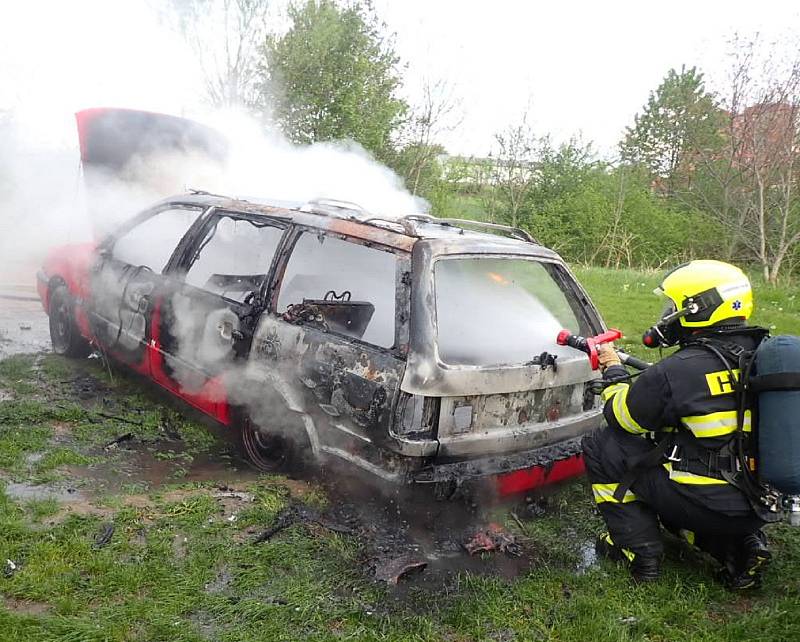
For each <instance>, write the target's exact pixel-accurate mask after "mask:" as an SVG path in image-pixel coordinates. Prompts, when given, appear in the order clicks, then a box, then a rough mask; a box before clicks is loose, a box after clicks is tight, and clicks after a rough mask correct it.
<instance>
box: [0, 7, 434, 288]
mask: <svg viewBox="0 0 800 642" xmlns="http://www.w3.org/2000/svg"><path fill="white" fill-rule="evenodd" d="M42 12H45V13H46V14H47V20H44V21H43V20H41V14H42ZM7 13H9V12H7ZM10 14H13V15H6V16H4V20H3V21H1V22H0V281H2V280H4V279H3V277H4V276H5V277H8V273H9V272H11V273H14V272H17V271H20V270H22V271H25V272H27V273H29V274H30V275H31V276H32V270H33V269H35V266H37V265H39V264H40V263H41V260H42V258H43V257H44V256H45V254H46V252H47V250H48V249H49V248H50V247H52V246H54V245H58V244H64V243H69V242H79V241H83V240H88V239H90V238H91V237H92V236H97V235H102V234H104V233H105V232H107V231H109V229H111V228H113V227H114V226H115V225H117V224H118V223H119V222H121V221H122V220H124V219H125V218H127V217H129V216H131V215H132V214H133V213H135V212H136V211H138V210H141V209H142V208H143V207H145V206H146V205H147V204H149V203H151V202H153V201H155V200H157V199H159V198H162V197H164V196H168V195H171V194H175V193H179V192H183V191H185V190H186V189H187V188H189V187H191V188H197V189H203V190H207V191H210V192H215V193H222V194H226V195H232V196H237V197H262V198H265V199H268V200H269V199H274V200H284V201H293V202H305V201H308V200H311V199H315V198H333V199H340V200H347V201H352V202H356V203H358V204H360V205H361V206H362V207H364V208H365V209H367V210H369V211H372V212H375V213H376V214H379V215H381V216H384V217H385V216H391V215H400V214H408V213H412V212H416V211H420V210H421V209H423V208H424V203H423V202H421V201H420V200H419V199H416V198H414V197H412V196H411V195H410V194H409V193H408V192H406V191H405V189H404V188H403V186H402V182H401V181H400V179H399V178H398V177H397V176H396V175H395V174H394V173H393V172H392V171H391V170H389V169H388V168H386V167H384V166H382V165H380V164H379V163H377V162H376V161H375V160H374V159H373V158H372V157H371V156H370V155H369V154H368V153H367V152H366V151H365V150H363V149H362V148H361V147H359V146H358V145H357V144H355V143H352V142H348V141H341V142H336V143H325V144H319V145H313V146H310V147H308V146H306V147H299V146H296V145H293V144H291V143H290V142H288V141H287V140H286V138H285V137H284V136H282V135H281V134H280V132H277V131H269V132H265V131H264V130H263V127H262V126H261V125H259V124H258V123H257V122H255V121H254V120H253V119H251V118H249V117H247V116H245V115H244V114H242V113H237V112H235V111H230V110H229V111H227V112H224V113H223V112H212V111H210V110H208V109H207V108H205V107H204V106H203V104H202V96H203V95H204V81H203V74H202V70H201V69H200V68H199V65H198V63H197V61H196V59H195V58H194V57H193V56H192V52H191V50H190V49H189V48H188V47H187V46H186V44H185V43H184V42H183V41H182V39H181V38H180V37H179V36H177V35H176V34H175V33H174V32H172V31H170V30H169V29H167V28H165V27H164V26H163V25H162V24H161V23H160V22H159V20H158V15H157V13H156V12H155V11H154V10H152V9H151V8H150V7H148V6H147V5H146V4H142V5H139V4H138V3H125V2H122V0H88V1H86V2H83V3H80V5H79V6H76V5H75V3H57V2H53V3H44V4H41V3H30V4H26V3H15V4H14V5H13V9H12V10H11V11H10ZM97 106H101V107H105V106H112V107H124V108H132V109H143V110H150V111H155V112H161V113H168V114H173V115H179V116H184V117H190V118H193V119H194V120H197V121H199V122H202V123H205V124H208V125H210V126H212V127H214V128H215V129H217V130H218V131H219V132H220V133H222V134H223V136H225V137H226V138H227V139H228V141H229V143H230V148H229V151H230V153H229V158H228V163H227V165H226V166H225V167H224V168H220V167H218V166H215V165H211V164H209V162H208V161H207V159H200V158H197V157H187V156H180V157H178V156H176V155H175V154H172V153H168V154H164V155H162V156H159V157H157V158H153V157H148V158H144V159H138V161H137V160H134V161H133V164H137V163H138V167H135V168H132V172H133V173H135V174H137V175H138V176H139V177H140V178H141V177H144V178H145V179H146V186H144V187H143V186H142V185H139V184H130V183H126V182H123V181H120V180H119V179H118V177H111V176H109V177H108V180H107V181H104V182H102V184H99V185H93V186H92V193H91V194H89V195H87V194H86V193H85V188H84V186H83V181H82V179H81V175H80V163H79V151H78V140H77V130H76V126H75V117H74V114H75V112H76V111H79V110H81V109H85V108H87V107H97ZM129 169H131V168H129ZM89 199H91V204H92V210H93V211H94V212H99V220H97V217H95V220H89V218H88V216H87V208H86V202H87V201H88V200H89ZM26 278H29V277H26Z"/></svg>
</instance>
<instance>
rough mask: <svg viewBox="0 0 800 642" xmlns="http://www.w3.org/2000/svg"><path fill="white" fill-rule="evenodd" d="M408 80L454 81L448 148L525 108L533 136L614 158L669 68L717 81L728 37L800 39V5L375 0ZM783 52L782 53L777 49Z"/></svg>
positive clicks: (719, 0)
mask: <svg viewBox="0 0 800 642" xmlns="http://www.w3.org/2000/svg"><path fill="white" fill-rule="evenodd" d="M376 8H377V10H378V12H379V14H380V16H381V17H382V18H383V19H384V20H385V21H386V22H387V24H388V26H389V28H390V29H391V30H393V31H394V32H396V34H397V41H396V43H397V49H398V52H399V53H400V55H401V57H402V58H403V59H404V60H406V61H408V63H409V78H408V83H409V85H410V87H411V88H414V87H415V86H416V85H417V84H418V83H419V81H420V79H421V78H422V77H425V76H429V77H432V78H434V79H437V78H444V79H447V80H448V81H449V82H451V83H452V84H453V85H454V87H455V90H456V93H457V95H458V96H459V97H460V98H461V100H462V107H463V113H464V121H463V123H462V126H461V127H460V128H459V130H458V132H457V133H455V134H453V135H451V136H449V139H448V140H447V141H446V142H447V146H448V149H449V150H451V151H453V152H458V153H478V154H481V153H485V151H486V150H487V149H488V148H489V147H490V146H491V143H492V134H493V133H494V132H496V131H498V130H499V129H502V128H503V126H505V125H506V124H508V123H510V122H513V121H515V120H518V119H519V117H520V114H521V113H522V112H523V111H524V109H525V106H526V105H527V104H529V103H530V105H531V111H530V113H531V116H532V120H533V122H534V124H535V125H536V127H537V129H540V130H541V131H542V132H552V133H553V134H554V135H555V136H556V137H558V138H562V139H563V138H568V137H569V136H571V135H572V134H576V133H582V135H583V137H584V138H585V139H587V140H592V141H595V142H596V144H597V146H598V147H599V148H600V149H601V150H606V151H612V150H613V148H614V147H615V145H616V143H617V141H618V140H619V138H620V136H621V135H622V132H623V131H624V127H625V126H626V125H628V124H630V123H631V122H632V121H633V116H634V114H635V113H636V112H637V111H638V110H639V109H640V108H641V106H642V105H643V104H644V103H645V102H646V100H647V96H648V93H649V92H650V91H651V90H652V89H654V88H655V87H657V86H658V84H659V82H660V81H661V79H662V78H663V76H664V75H665V73H666V72H667V71H668V70H669V69H670V68H671V67H678V68H680V66H681V65H682V64H686V65H687V66H691V65H695V64H696V65H698V66H699V67H700V68H702V69H703V70H704V71H706V75H707V76H708V77H711V79H712V82H713V80H718V81H719V82H724V78H725V75H726V73H727V69H728V65H727V62H726V60H725V56H726V51H727V49H728V47H727V42H728V40H729V39H730V37H731V36H732V35H733V34H734V33H736V32H739V33H741V34H743V35H751V34H755V33H756V32H761V33H762V34H763V37H764V38H765V40H767V41H770V40H775V39H781V40H783V41H786V40H792V41H793V42H794V43H797V40H796V38H797V34H798V33H800V2H798V0H760V1H758V2H754V1H752V0H669V1H668V2H658V3H656V2H652V1H649V2H648V1H647V0H606V1H605V2H601V1H597V0H572V1H569V0H561V1H560V2H559V1H549V0H545V1H542V0H528V1H524V0H517V1H514V0H491V1H490V2H486V1H483V0H482V1H480V2H479V1H477V0H376ZM778 54H779V52H778Z"/></svg>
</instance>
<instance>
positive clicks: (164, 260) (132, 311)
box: [89, 205, 202, 372]
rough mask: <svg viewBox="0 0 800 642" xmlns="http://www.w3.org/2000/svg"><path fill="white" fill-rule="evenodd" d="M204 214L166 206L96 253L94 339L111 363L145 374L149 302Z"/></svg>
mask: <svg viewBox="0 0 800 642" xmlns="http://www.w3.org/2000/svg"><path fill="white" fill-rule="evenodd" d="M201 211H202V209H201V208H196V207H188V206H186V207H185V206H179V205H169V206H165V207H163V208H159V209H155V210H151V211H148V212H145V213H143V214H141V215H140V216H138V217H136V218H134V219H133V220H132V221H131V222H130V223H129V224H128V225H126V226H125V227H124V228H123V229H122V230H120V232H118V233H117V234H115V235H114V236H112V237H110V238H109V239H108V240H107V241H106V242H104V243H103V245H102V246H101V247H100V249H99V251H98V256H97V260H96V262H95V264H94V265H93V266H92V270H91V301H90V305H89V309H90V311H91V314H90V320H91V324H92V330H93V333H94V335H95V337H96V339H97V341H98V342H99V343H100V345H101V347H102V348H103V349H104V350H106V351H108V352H109V353H111V354H112V355H113V356H114V357H116V358H118V359H120V360H122V361H125V362H126V363H128V364H130V365H132V366H134V367H135V368H136V369H137V370H139V371H142V372H145V371H147V369H148V363H147V350H146V348H147V343H148V341H149V338H150V316H151V314H152V310H153V300H154V299H153V297H154V294H155V292H156V291H157V290H158V289H160V287H161V286H162V283H163V281H164V276H163V274H164V272H165V270H166V267H167V265H168V264H169V262H170V259H171V257H172V255H173V254H174V253H175V249H176V247H177V246H178V244H179V243H180V241H181V239H182V238H183V237H184V236H185V235H186V233H187V231H188V230H189V228H190V227H191V226H192V225H193V224H194V222H195V221H196V220H197V218H198V216H199V215H200V213H201Z"/></svg>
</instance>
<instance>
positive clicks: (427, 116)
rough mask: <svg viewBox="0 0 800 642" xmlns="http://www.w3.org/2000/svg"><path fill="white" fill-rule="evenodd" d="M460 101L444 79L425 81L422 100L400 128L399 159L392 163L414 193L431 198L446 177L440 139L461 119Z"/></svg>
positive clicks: (409, 189) (413, 108)
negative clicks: (443, 171)
mask: <svg viewBox="0 0 800 642" xmlns="http://www.w3.org/2000/svg"><path fill="white" fill-rule="evenodd" d="M458 106H459V105H458V101H457V100H456V99H455V98H454V95H453V92H452V88H451V87H450V85H449V84H448V83H447V82H446V81H444V80H438V81H435V82H433V81H430V80H425V82H424V83H423V88H422V100H421V102H420V103H419V104H417V105H414V106H413V107H412V108H411V110H410V113H409V115H408V117H407V118H406V119H405V122H404V123H403V126H402V128H401V131H400V136H399V139H400V140H399V143H400V145H401V148H400V149H399V150H398V153H397V158H396V159H395V160H393V161H392V162H391V165H392V166H393V167H394V169H395V170H396V171H397V172H398V173H399V174H400V175H401V176H402V177H403V179H404V180H405V184H406V187H407V188H408V191H410V192H411V193H412V194H414V195H422V196H425V197H426V198H430V194H431V192H432V190H434V188H435V187H436V184H437V183H438V181H439V180H441V177H442V167H441V166H440V164H439V160H438V159H439V157H440V156H441V155H442V154H444V153H445V149H444V147H442V145H441V144H439V143H438V142H437V139H438V138H439V137H440V136H441V135H442V134H443V133H445V132H448V131H452V130H453V129H455V128H456V127H457V126H458V125H459V124H460V122H461V120H462V119H461V118H460V117H459V115H457V114H456V111H457V109H458Z"/></svg>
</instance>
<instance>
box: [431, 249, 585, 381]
mask: <svg viewBox="0 0 800 642" xmlns="http://www.w3.org/2000/svg"><path fill="white" fill-rule="evenodd" d="M568 278H569V277H568V275H567V274H566V273H565V272H564V271H563V270H561V269H560V268H559V267H558V266H557V265H555V264H552V263H546V262H540V261H536V260H529V259H521V258H500V257H477V256H475V257H458V258H443V259H439V260H438V261H436V263H435V264H434V284H435V293H436V326H437V348H438V353H439V358H440V360H441V361H442V362H443V363H445V364H449V365H457V366H462V365H463V366H499V365H508V364H523V363H526V362H528V361H530V360H531V359H533V357H534V356H536V355H539V354H541V353H542V352H545V351H546V352H549V353H550V354H555V355H559V356H560V355H562V354H563V355H566V356H574V355H572V354H570V353H569V352H566V351H565V348H563V347H562V346H558V345H557V344H556V342H555V337H556V335H557V334H558V332H559V330H561V329H563V328H568V329H570V330H572V331H573V332H579V333H581V334H584V335H585V334H587V332H588V330H589V323H588V320H587V318H586V314H585V313H584V312H583V311H582V310H581V308H580V303H579V302H578V301H577V300H576V297H575V296H574V295H573V293H572V292H569V291H567V289H566V281H565V280H566V279H568Z"/></svg>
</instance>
